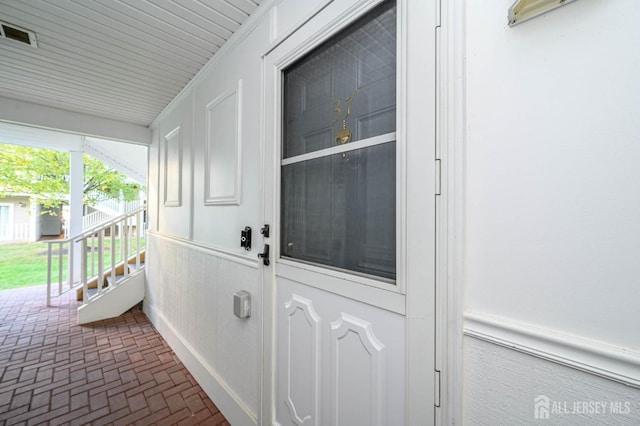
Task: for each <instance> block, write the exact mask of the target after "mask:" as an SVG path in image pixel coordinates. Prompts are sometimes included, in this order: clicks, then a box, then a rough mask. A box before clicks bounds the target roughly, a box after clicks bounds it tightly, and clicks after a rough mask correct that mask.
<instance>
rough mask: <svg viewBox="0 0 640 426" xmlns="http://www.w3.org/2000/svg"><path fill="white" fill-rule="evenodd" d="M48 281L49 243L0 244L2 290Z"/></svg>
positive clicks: (0, 288)
mask: <svg viewBox="0 0 640 426" xmlns="http://www.w3.org/2000/svg"><path fill="white" fill-rule="evenodd" d="M46 283H47V245H46V244H43V243H30V244H2V245H0V290H7V289H10V288H18V287H26V286H30V285H41V284H46Z"/></svg>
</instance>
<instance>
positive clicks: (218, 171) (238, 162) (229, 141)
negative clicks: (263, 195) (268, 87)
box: [204, 79, 243, 206]
mask: <svg viewBox="0 0 640 426" xmlns="http://www.w3.org/2000/svg"><path fill="white" fill-rule="evenodd" d="M242 113H243V111H242V79H240V80H238V82H237V83H236V85H235V86H234V87H231V88H228V89H227V90H225V91H224V92H222V93H221V94H219V95H218V96H216V97H215V98H214V99H213V100H212V101H211V102H209V103H208V104H207V105H206V106H205V116H206V131H205V156H204V176H205V178H204V181H205V184H204V205H205V206H215V205H240V198H241V196H240V193H241V189H242V121H243V119H242ZM229 116H233V119H232V120H231V117H229ZM219 120H220V121H219Z"/></svg>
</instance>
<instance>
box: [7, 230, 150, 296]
mask: <svg viewBox="0 0 640 426" xmlns="http://www.w3.org/2000/svg"><path fill="white" fill-rule="evenodd" d="M115 242H116V259H119V257H120V256H119V255H118V254H119V248H120V241H119V239H116V241H115ZM131 243H132V246H135V240H134V241H131ZM96 245H97V240H96ZM141 245H142V246H144V239H142V240H141ZM109 248H110V240H109V238H105V251H106V253H105V254H106V255H105V260H104V262H105V269H107V268H108V267H109V265H110V262H111V251H110V249H109ZM57 249H58V245H54V246H53V250H54V253H57V252H56V250H57ZM132 250H133V249H132ZM130 252H131V251H130ZM93 261H94V272H95V273H97V272H98V260H97V256H93ZM52 262H53V265H54V267H53V268H52V269H53V271H52V275H53V276H52V278H51V280H52V281H53V282H56V283H57V281H58V270H57V262H58V256H57V254H54V256H53V258H52ZM88 262H91V256H88ZM66 264H67V263H66V256H64V269H63V279H66V270H67V267H66ZM88 269H89V270H88V274H89V275H90V274H91V267H90V266H89V265H88ZM46 283H47V244H46V243H26V244H0V290H8V289H11V288H18V287H27V286H32V285H42V284H46Z"/></svg>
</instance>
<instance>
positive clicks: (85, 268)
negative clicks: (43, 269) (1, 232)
mask: <svg viewBox="0 0 640 426" xmlns="http://www.w3.org/2000/svg"><path fill="white" fill-rule="evenodd" d="M144 219H145V206H144V205H143V206H140V207H138V208H137V209H135V210H133V211H131V212H129V213H125V214H123V215H121V216H118V217H115V218H113V219H112V220H110V221H108V222H105V223H103V224H100V225H98V226H95V227H93V228H89V229H87V230H85V231H83V232H82V233H81V234H79V235H76V236H73V237H70V238H66V239H64V240H52V241H46V242H45V243H46V244H47V245H48V248H47V305H48V306H50V305H51V298H52V297H57V296H60V295H62V294H64V293H66V292H68V291H71V290H78V289H80V288H82V289H83V292H82V297H83V303H87V302H89V301H91V299H93V298H95V297H98V296H99V295H100V294H102V293H103V292H104V291H105V290H106V288H107V286H106V285H105V284H104V277H105V276H107V274H108V276H110V285H118V283H119V282H120V281H121V280H122V279H124V278H127V277H128V275H129V273H130V272H129V266H131V267H133V266H134V265H135V268H136V270H139V269H141V266H142V265H141V264H142V260H141V259H142V258H141V254H142V253H143V252H144V250H145V246H146V244H145V243H146V241H145V220H144ZM120 265H122V274H119V273H117V269H118V267H119V266H120ZM93 282H95V283H96V287H95V292H94V294H92V295H91V296H89V284H90V283H93Z"/></svg>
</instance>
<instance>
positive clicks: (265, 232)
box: [260, 224, 269, 238]
mask: <svg viewBox="0 0 640 426" xmlns="http://www.w3.org/2000/svg"><path fill="white" fill-rule="evenodd" d="M260 233H261V234H262V236H263V237H265V238H269V225H267V224H265V225H264V226H263V227H262V228H260Z"/></svg>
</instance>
